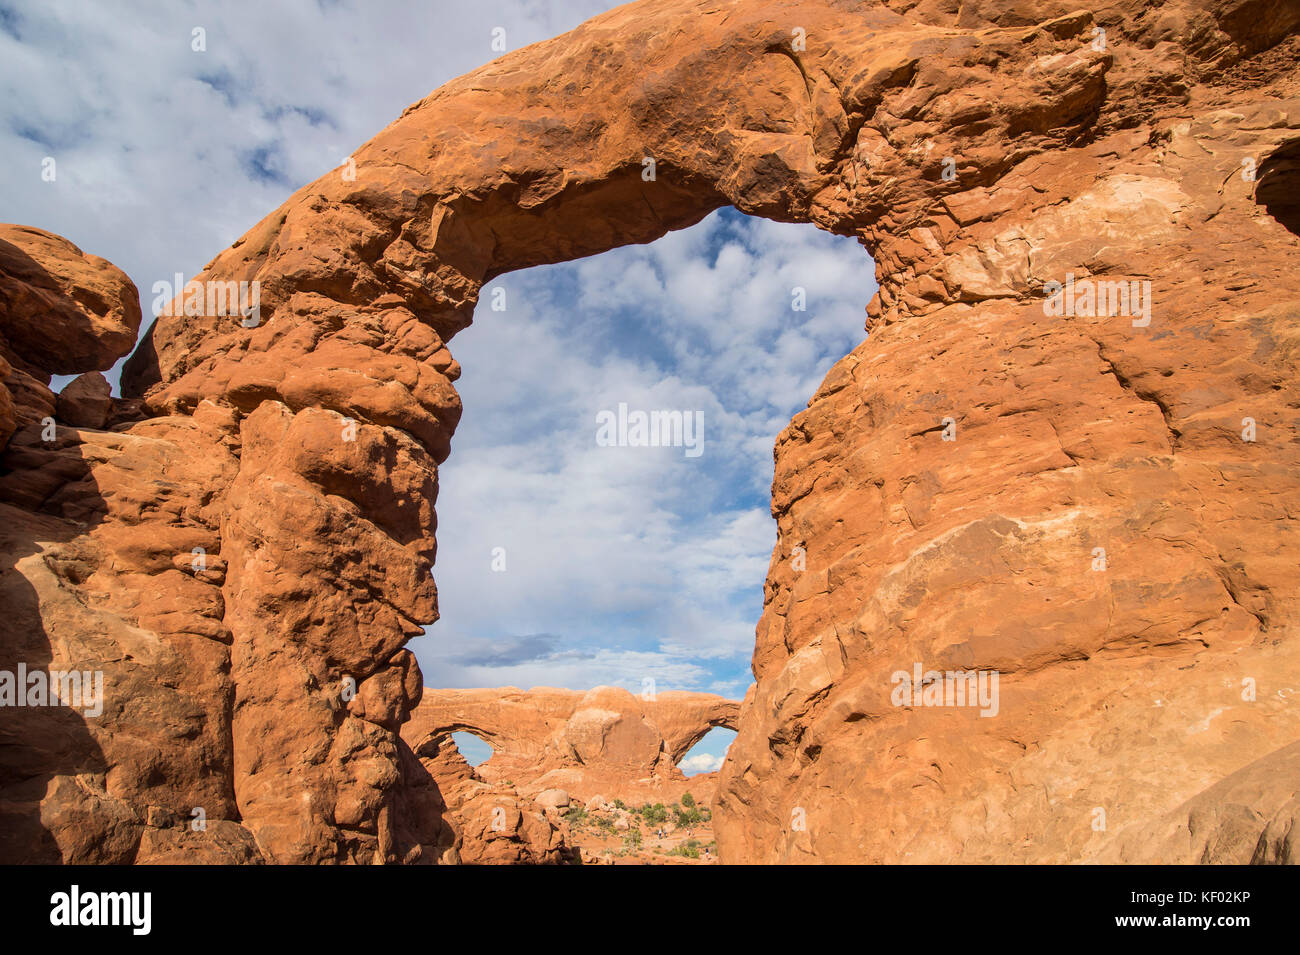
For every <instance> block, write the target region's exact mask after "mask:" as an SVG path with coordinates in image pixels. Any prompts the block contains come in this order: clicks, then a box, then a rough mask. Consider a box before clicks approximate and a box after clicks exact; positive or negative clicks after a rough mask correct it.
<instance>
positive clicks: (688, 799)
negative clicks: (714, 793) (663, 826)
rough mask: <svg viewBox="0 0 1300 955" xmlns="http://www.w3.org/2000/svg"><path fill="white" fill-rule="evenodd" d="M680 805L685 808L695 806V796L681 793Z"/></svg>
mask: <svg viewBox="0 0 1300 955" xmlns="http://www.w3.org/2000/svg"><path fill="white" fill-rule="evenodd" d="M682 805H683V806H685V807H686V808H687V809H694V808H695V797H694V796H692V795H691V794H690V793H682Z"/></svg>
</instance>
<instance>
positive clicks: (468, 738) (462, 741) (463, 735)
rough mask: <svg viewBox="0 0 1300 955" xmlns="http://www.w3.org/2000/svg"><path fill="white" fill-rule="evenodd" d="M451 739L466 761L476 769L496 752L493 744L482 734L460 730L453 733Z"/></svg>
mask: <svg viewBox="0 0 1300 955" xmlns="http://www.w3.org/2000/svg"><path fill="white" fill-rule="evenodd" d="M451 739H452V742H453V743H455V744H456V749H457V750H458V751H459V752H460V755H461V756H462V757H464V759H465V762H467V763H469V764H470V765H471V766H473V767H475V768H476V769H477V768H478V767H479V766H481V765H483V764H484V763H486V762H487V761H488V760H489V759H491V758H492V755H493V752H494V750H493V749H492V744H491V743H489V742H488V741H487V740H485V739H483V738H482V737H480V736H476V735H475V734H473V733H469V732H466V731H464V730H458V731H457V732H454V733H452V734H451Z"/></svg>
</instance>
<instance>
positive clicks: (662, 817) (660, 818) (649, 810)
mask: <svg viewBox="0 0 1300 955" xmlns="http://www.w3.org/2000/svg"><path fill="white" fill-rule="evenodd" d="M634 811H635V812H636V813H638V814H639V815H640V816H641V818H642V819H644V820H645V821H646V822H647V823H649V824H650V825H652V826H657V825H659V824H660V823H664V822H667V821H668V807H667V806H665V805H664V804H663V803H661V802H657V803H655V804H654V805H653V806H652V805H650V804H649V803H646V804H645V805H644V806H642V807H641V808H640V809H637V810H634Z"/></svg>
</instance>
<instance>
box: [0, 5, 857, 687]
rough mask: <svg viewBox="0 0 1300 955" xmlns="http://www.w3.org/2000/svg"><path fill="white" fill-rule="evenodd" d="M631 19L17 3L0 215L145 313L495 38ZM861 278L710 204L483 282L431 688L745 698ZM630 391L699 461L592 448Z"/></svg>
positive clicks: (5, 41) (409, 9)
mask: <svg viewBox="0 0 1300 955" xmlns="http://www.w3.org/2000/svg"><path fill="white" fill-rule="evenodd" d="M614 5H615V4H614V3H613V2H611V0H565V2H550V3H539V2H535V0H480V2H477V3H474V4H432V3H428V4H414V5H413V4H410V3H407V2H405V0H385V2H375V0H365V2H362V0H355V2H331V0H320V2H314V0H286V2H282V3H275V4H268V3H265V2H264V0H256V2H252V0H250V2H243V3H231V2H221V3H216V2H209V0H201V2H195V3H189V4H185V5H181V4H177V5H165V6H159V5H157V4H150V3H145V2H143V0H140V2H127V3H121V4H113V5H111V6H110V5H107V4H86V3H80V2H74V0H48V2H45V3H42V4H40V5H35V4H28V5H24V6H23V7H22V9H21V10H15V9H14V8H13V7H12V5H10V4H7V3H6V2H5V0H0V154H2V155H4V156H5V157H6V175H5V176H4V177H3V178H0V199H2V200H3V208H4V209H5V212H4V216H5V218H7V219H9V220H11V221H15V222H23V223H28V224H32V225H36V226H40V227H42V228H46V229H50V230H52V231H54V232H58V233H60V234H63V235H66V236H67V237H68V238H70V239H71V240H72V241H73V242H75V243H77V244H78V245H80V246H81V247H82V248H83V249H85V250H86V251H88V252H91V253H94V254H97V255H102V256H104V257H105V258H107V259H109V260H110V261H112V262H114V263H115V264H117V265H118V266H119V267H121V268H123V269H124V270H126V271H127V273H128V274H129V275H131V277H132V278H133V279H134V280H135V282H136V284H137V286H139V287H140V288H141V290H142V291H143V293H144V303H143V304H144V306H145V307H146V309H147V308H148V306H149V305H150V303H151V300H152V295H151V294H150V288H151V286H152V284H153V282H154V281H157V280H159V279H170V278H171V276H172V274H173V273H175V272H178V271H179V272H182V273H184V274H185V275H193V274H194V273H195V272H196V271H198V270H199V269H200V268H201V267H202V266H203V265H204V264H205V263H206V262H207V261H209V260H210V259H211V258H212V257H213V256H214V255H216V254H217V253H218V252H220V251H221V250H222V249H224V248H225V247H226V246H228V245H229V244H230V243H231V242H232V241H233V240H234V239H235V238H237V237H238V236H239V235H241V234H242V233H243V232H244V231H246V230H247V229H248V228H249V227H250V226H252V225H253V224H255V223H256V222H257V221H258V220H259V219H260V218H262V216H264V215H265V214H267V213H268V212H270V211H271V210H272V209H273V208H275V207H276V206H277V205H279V204H280V203H281V202H282V201H283V200H284V199H285V198H286V197H287V196H288V195H289V194H290V193H292V192H293V191H294V190H295V189H296V188H298V187H299V186H301V185H302V184H304V183H306V182H309V181H311V180H312V179H314V178H316V177H317V176H319V175H321V174H322V173H324V172H325V171H327V170H328V169H329V168H331V167H332V166H335V165H337V164H339V163H340V162H342V161H343V160H344V158H345V157H346V156H347V155H348V152H349V151H350V150H352V149H353V148H355V147H356V146H357V145H359V144H360V143H362V142H364V141H365V140H367V139H369V138H370V137H371V136H373V135H374V134H375V133H377V132H378V131H379V130H380V129H382V128H383V127H384V126H385V125H386V124H388V123H389V122H391V121H392V120H393V119H394V118H395V117H396V116H398V115H399V114H400V112H401V111H402V109H404V108H405V107H406V106H407V105H408V104H409V103H411V102H413V101H415V100H418V99H420V98H421V97H423V96H424V95H426V94H427V93H428V92H429V91H431V90H432V89H434V88H436V87H437V86H439V85H441V84H442V83H444V82H446V81H447V80H449V79H451V78H453V77H454V76H457V75H459V74H461V73H464V72H467V71H469V70H471V69H473V68H475V67H477V66H479V65H480V64H482V63H484V62H486V61H488V60H490V59H492V58H493V57H494V56H496V55H497V54H496V53H494V52H493V51H492V50H491V49H490V46H489V43H490V39H491V31H492V28H493V27H496V26H503V27H505V28H506V30H507V39H508V42H509V45H510V47H511V48H516V47H519V46H522V45H524V44H527V43H531V42H535V41H537V40H541V39H545V38H547V37H549V36H553V35H556V34H558V33H561V32H563V31H564V30H567V29H569V28H571V27H573V26H576V25H577V24H578V23H579V22H581V21H582V20H584V19H586V18H587V17H589V16H591V15H594V14H595V13H598V12H600V11H601V10H603V9H607V8H608V7H611V6H614ZM196 27H202V28H203V29H204V30H206V44H207V49H206V51H205V52H201V53H200V52H195V51H193V50H192V49H191V38H192V31H193V29H194V28H196ZM47 155H49V156H53V157H55V159H56V160H57V163H58V179H57V181H56V182H54V183H44V182H42V181H41V178H40V169H41V160H42V159H43V158H44V157H45V156H47ZM872 272H873V269H872V266H871V263H870V260H869V259H868V258H867V256H866V254H865V253H864V252H863V251H862V250H861V249H860V248H859V247H857V246H856V244H855V243H853V242H852V241H851V240H842V239H835V238H834V237H831V236H828V235H825V234H823V233H820V232H818V231H817V230H815V229H814V228H812V227H811V226H791V225H785V224H780V223H771V222H764V221H761V220H751V219H745V218H743V217H728V216H722V215H716V214H715V215H713V216H710V217H708V218H707V219H705V220H704V221H703V222H701V223H699V224H698V225H697V226H695V227H693V228H691V229H687V230H683V231H681V232H676V233H672V234H670V235H668V236H665V237H664V238H662V239H661V240H659V241H658V242H655V243H652V244H650V245H648V246H633V247H629V248H626V249H621V250H616V251H614V252H612V253H608V254H606V255H604V256H599V257H595V258H590V259H586V260H583V261H581V262H577V263H569V264H567V265H563V266H553V267H547V268H541V269H535V270H531V271H529V272H527V273H519V274H514V275H507V276H503V277H501V278H500V279H499V280H498V281H497V282H496V283H494V284H500V285H502V286H504V287H506V288H507V289H508V291H509V302H510V308H509V311H508V312H506V313H503V314H497V313H492V312H491V311H490V310H489V309H487V308H486V307H484V308H482V309H480V312H479V314H478V316H477V317H476V324H475V327H473V328H471V329H469V330H467V331H466V332H464V333H463V334H462V335H461V336H459V337H458V338H457V339H456V340H455V341H454V342H453V343H452V350H453V352H454V353H455V354H456V356H457V358H458V359H459V360H460V361H461V362H462V364H463V365H464V367H465V375H464V377H463V378H462V380H461V382H460V385H459V387H460V390H461V393H462V396H463V398H464V401H465V406H466V412H465V417H464V420H463V423H462V425H461V427H460V430H459V432H458V433H457V435H456V437H455V439H454V442H453V454H452V458H451V461H450V462H449V463H448V465H447V466H446V467H445V468H444V469H443V472H442V496H441V499H440V501H439V506H438V513H439V522H440V527H439V562H438V566H437V567H436V568H435V574H436V577H437V580H438V583H439V589H440V592H441V603H442V609H443V615H444V616H443V619H442V620H441V621H440V622H439V623H438V624H437V625H435V626H434V628H433V635H432V636H430V637H425V638H421V639H419V640H417V641H414V643H413V648H414V649H416V651H417V653H418V655H419V656H420V659H421V661H422V664H423V666H424V668H425V671H426V675H427V677H428V679H429V682H431V683H434V684H440V685H444V686H469V685H498V684H503V683H514V684H517V685H521V686H529V685H534V684H551V685H557V686H572V687H576V688H581V687H587V686H592V685H595V684H599V683H613V684H619V685H624V686H628V687H629V688H632V689H639V688H640V686H641V681H642V680H643V679H645V678H647V677H648V678H652V679H654V680H656V683H657V685H658V686H659V688H661V689H673V688H699V689H710V690H713V691H715V692H727V693H731V694H734V695H739V694H741V693H743V691H744V689H745V686H746V685H747V684H748V682H749V679H750V678H749V674H748V660H749V656H750V653H751V650H752V644H753V628H754V623H755V621H756V620H757V618H758V615H759V612H760V610H761V602H762V581H763V576H764V574H765V573H766V568H767V562H768V559H769V556H770V551H771V548H772V545H773V543H774V539H775V531H774V527H773V524H772V521H771V519H770V517H769V516H768V513H767V498H768V493H769V486H770V482H771V466H772V465H771V454H772V442H773V439H774V437H775V435H776V434H777V432H778V431H779V430H780V429H781V428H782V427H783V426H784V425H785V423H786V422H787V421H788V420H789V418H790V416H791V414H793V413H794V412H796V411H798V410H799V409H800V408H802V407H803V405H804V403H805V402H806V401H807V399H808V398H809V397H810V396H811V395H812V393H813V391H814V390H815V388H816V386H817V384H818V382H819V381H820V380H821V378H822V376H823V375H824V374H825V373H826V371H827V370H828V369H829V367H830V365H831V364H832V362H833V361H834V360H835V359H837V358H838V357H840V356H841V355H843V354H845V353H846V352H847V351H848V350H849V349H850V348H851V347H852V346H853V345H854V344H856V342H857V341H859V340H860V339H861V336H862V321H863V317H864V316H863V307H864V306H865V304H866V302H867V300H868V299H869V298H870V296H871V294H872V292H873V291H874V281H873V278H872ZM796 285H798V286H801V287H804V288H805V289H807V294H808V310H807V311H806V312H793V311H791V309H790V302H791V289H792V288H793V287H794V286H796ZM620 401H625V402H627V403H628V404H629V405H630V406H632V407H634V408H636V407H640V408H644V409H651V408H677V409H684V410H691V411H693V412H698V413H701V414H702V415H703V421H704V435H705V442H704V454H703V455H702V456H701V457H700V458H697V459H688V458H685V457H684V456H683V454H682V453H681V450H680V449H643V448H599V447H597V446H596V444H595V441H594V434H595V415H596V413H597V412H598V411H600V410H602V409H612V408H615V407H616V406H617V404H618V402H620ZM496 546H502V547H505V548H506V553H507V567H508V570H507V571H506V572H505V573H494V572H493V571H492V570H491V567H490V561H491V548H492V547H496ZM538 634H545V635H553V636H548V637H547V639H546V640H543V641H540V642H539V641H538V640H536V639H532V638H530V636H529V635H534V636H535V635H538ZM530 641H531V642H530Z"/></svg>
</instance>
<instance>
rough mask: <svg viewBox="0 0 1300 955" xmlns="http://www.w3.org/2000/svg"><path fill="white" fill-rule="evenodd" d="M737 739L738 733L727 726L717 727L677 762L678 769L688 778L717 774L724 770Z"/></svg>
mask: <svg viewBox="0 0 1300 955" xmlns="http://www.w3.org/2000/svg"><path fill="white" fill-rule="evenodd" d="M735 739H736V731H735V730H733V729H728V728H727V727H725V726H715V727H713V728H712V729H710V730H709V731H708V732H707V733H705V734H704V736H703V737H702V738H701V739H700V741H699V742H698V743H696V744H695V745H694V746H692V747H691V748H690V749H688V750H687V751H686V753H685V755H684V756H682V758H681V759H679V760H678V761H677V768H678V769H680V770H681V771H682V772H683V773H684V774H686V775H687V776H698V775H700V774H701V773H715V772H717V771H718V770H720V769H721V768H722V762H723V760H724V759H726V757H727V751H728V750H729V749H730V748H731V744H732V742H734V741H735Z"/></svg>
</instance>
